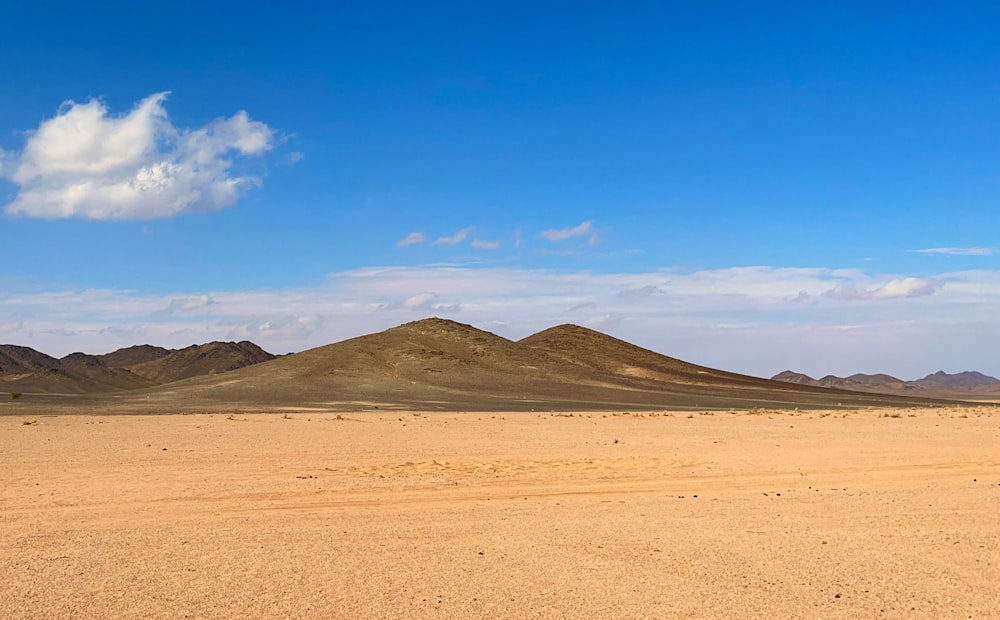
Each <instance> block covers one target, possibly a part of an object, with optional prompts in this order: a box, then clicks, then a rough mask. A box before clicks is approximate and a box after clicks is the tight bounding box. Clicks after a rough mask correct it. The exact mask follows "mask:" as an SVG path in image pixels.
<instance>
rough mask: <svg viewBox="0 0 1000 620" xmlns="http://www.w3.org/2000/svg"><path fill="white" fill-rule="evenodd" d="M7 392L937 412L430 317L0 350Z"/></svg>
mask: <svg viewBox="0 0 1000 620" xmlns="http://www.w3.org/2000/svg"><path fill="white" fill-rule="evenodd" d="M805 380H808V381H811V379H808V377H806V378H805ZM852 387H853V386H852ZM15 390H17V391H21V392H23V393H24V396H25V397H24V398H19V399H17V400H18V406H19V407H21V408H22V409H23V408H24V407H29V406H36V405H37V406H39V407H50V406H53V403H55V404H57V405H59V406H66V407H69V408H70V409H69V410H71V411H74V410H79V408H78V409H73V408H74V407H79V406H80V404H81V403H82V404H83V405H85V408H84V410H87V409H99V410H101V411H122V412H151V413H157V412H167V411H172V412H183V411H190V412H195V411H225V410H229V411H248V410H254V411H288V410H289V408H304V409H305V410H309V411H330V410H335V411H337V410H346V411H353V410H356V409H357V408H358V407H362V408H364V407H374V406H377V407H379V408H404V409H413V410H450V411H464V410H480V411H483V410H486V411H518V410H542V411H545V410H569V411H584V410H597V411H601V410H603V411H608V410H612V411H613V410H619V409H631V408H639V409H666V408H689V409H697V408H731V409H749V408H762V409H764V408H784V407H867V406H892V405H896V406H929V405H935V404H940V403H941V401H936V400H934V398H933V397H932V396H930V395H929V394H926V393H920V394H912V395H911V394H908V393H898V394H896V395H883V394H866V393H863V392H862V393H859V392H858V391H853V392H847V391H843V390H838V389H827V388H824V387H821V386H814V385H811V384H808V383H799V384H796V383H795V382H794V381H793V382H791V383H788V382H782V381H773V380H770V379H762V378H759V377H751V376H747V375H741V374H737V373H732V372H727V371H723V370H717V369H714V368H708V367H705V366H699V365H697V364H692V363H689V362H685V361H683V360H679V359H675V358H672V357H668V356H666V355H662V354H660V353H656V352H654V351H650V350H648V349H644V348H642V347H638V346H636V345H633V344H630V343H627V342H624V341H622V340H618V339H616V338H612V337H611V336H608V335H606V334H602V333H600V332H596V331H594V330H591V329H587V328H584V327H580V326H577V325H559V326H557V327H553V328H550V329H547V330H545V331H542V332H539V333H537V334H534V335H532V336H528V337H527V338H523V339H521V340H519V341H513V340H508V339H506V338H503V337H501V336H498V335H496V334H492V333H490V332H488V331H484V330H481V329H477V328H476V327H473V326H471V325H464V324H462V323H456V322H454V321H449V320H445V319H437V318H432V319H423V320H420V321H414V322H411V323H406V324H404V325H400V326H398V327H394V328H392V329H388V330H385V331H383V332H379V333H375V334H369V335H366V336H359V337H357V338H351V339H349V340H344V341H342V342H337V343H333V344H329V345H325V346H321V347H317V348H315V349H310V350H308V351H303V352H301V353H295V354H291V355H286V356H282V357H279V358H275V356H274V355H271V354H270V353H267V352H265V351H263V350H262V349H261V348H260V347H258V346H257V345H254V344H253V343H250V342H238V343H233V342H213V343H209V344H205V345H197V346H191V347H188V348H186V349H180V350H174V351H171V350H168V349H162V348H159V347H154V346H149V345H140V346H136V347H129V348H127V349H120V350H118V351H115V352H113V353H108V354H106V355H84V354H82V353H74V354H72V355H68V356H66V357H64V358H62V359H55V358H52V357H49V356H47V355H44V354H42V353H39V352H37V351H34V350H32V349H29V348H27V347H17V346H13V345H5V346H0V391H15ZM67 395H68V396H67ZM74 395H75V396H74ZM10 402H13V401H10ZM33 403H34V404H33ZM74 403H77V405H74Z"/></svg>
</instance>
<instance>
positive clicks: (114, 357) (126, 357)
mask: <svg viewBox="0 0 1000 620" xmlns="http://www.w3.org/2000/svg"><path fill="white" fill-rule="evenodd" d="M171 353H172V351H171V349H164V348H163V347H154V346H153V345H149V344H137V345H135V346H134V347H126V348H124V349H118V350H117V351H112V352H111V353H105V354H104V355H95V356H94V357H97V358H98V359H100V360H101V361H102V362H104V363H105V365H107V366H109V367H111V368H132V367H134V366H138V365H139V364H142V363H144V362H150V361H152V360H157V359H160V358H161V357H166V356H168V355H170V354H171Z"/></svg>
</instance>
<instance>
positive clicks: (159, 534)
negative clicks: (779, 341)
mask: <svg viewBox="0 0 1000 620" xmlns="http://www.w3.org/2000/svg"><path fill="white" fill-rule="evenodd" d="M0 480H2V481H3V482H2V491H0V576H2V578H0V617H3V618H362V617H368V618H496V617H509V618H534V617H540V618H572V617H591V618H644V617H649V618H665V617H690V618H702V617H719V618H878V617H887V618H912V617H920V618H987V617H1000V585H998V584H1000V408H990V407H977V408H962V409H958V408H955V409H910V410H907V409H902V410H899V409H896V410H855V411H846V412H845V411H836V412H822V411H801V412H797V411H793V410H786V411H760V410H756V411H748V410H739V411H715V412H711V413H709V412H693V413H691V412H683V413H673V414H668V413H662V412H660V413H649V412H645V413H629V414H626V413H623V412H619V413H574V414H573V415H570V414H568V413H559V414H550V413H544V414H543V413H528V412H524V413H506V414H501V413H458V412H456V413H410V412H392V413H388V412H385V411H371V412H360V413H350V414H346V413H345V414H334V413H323V412H310V411H289V413H288V415H287V416H283V415H281V414H269V415H239V414H235V415H227V414H194V415H145V416H133V415H118V416H89V415H58V416H47V415H43V414H39V413H36V412H32V415H6V416H0Z"/></svg>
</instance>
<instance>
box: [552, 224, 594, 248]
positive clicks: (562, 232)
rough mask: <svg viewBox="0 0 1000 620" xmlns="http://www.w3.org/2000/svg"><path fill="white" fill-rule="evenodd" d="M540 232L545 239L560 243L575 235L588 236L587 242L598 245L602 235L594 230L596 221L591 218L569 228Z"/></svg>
mask: <svg viewBox="0 0 1000 620" xmlns="http://www.w3.org/2000/svg"><path fill="white" fill-rule="evenodd" d="M539 234H540V235H541V237H542V238H543V239H545V240H546V241H550V242H552V243H558V242H560V241H565V240H567V239H572V238H573V237H587V238H588V239H587V243H588V244H589V245H597V243H598V242H599V241H600V237H599V236H598V235H597V233H596V232H594V222H593V221H591V220H587V221H586V222H583V223H580V224H577V225H576V226H571V227H569V228H562V229H550V230H543V231H542V232H541V233H539Z"/></svg>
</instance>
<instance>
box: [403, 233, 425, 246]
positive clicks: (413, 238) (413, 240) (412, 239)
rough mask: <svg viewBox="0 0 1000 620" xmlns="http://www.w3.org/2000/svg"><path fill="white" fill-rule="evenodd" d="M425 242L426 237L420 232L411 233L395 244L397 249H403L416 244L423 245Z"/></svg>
mask: <svg viewBox="0 0 1000 620" xmlns="http://www.w3.org/2000/svg"><path fill="white" fill-rule="evenodd" d="M424 241H427V236H426V235H424V233H422V232H411V233H410V234H408V235H406V236H405V237H403V238H402V239H400V240H399V241H397V242H396V247H397V248H405V247H409V246H411V245H417V244H418V243H423V242H424Z"/></svg>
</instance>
